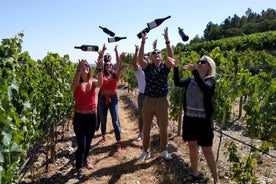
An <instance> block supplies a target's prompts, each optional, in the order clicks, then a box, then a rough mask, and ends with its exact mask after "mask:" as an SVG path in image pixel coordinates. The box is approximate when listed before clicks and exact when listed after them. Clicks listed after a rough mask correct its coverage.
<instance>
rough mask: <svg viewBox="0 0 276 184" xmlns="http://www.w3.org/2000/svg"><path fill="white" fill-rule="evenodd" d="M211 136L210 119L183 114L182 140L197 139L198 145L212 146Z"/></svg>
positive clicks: (212, 133)
mask: <svg viewBox="0 0 276 184" xmlns="http://www.w3.org/2000/svg"><path fill="white" fill-rule="evenodd" d="M213 138H214V132H213V121H212V120H210V119H206V118H194V117H189V116H184V118H183V126H182V139H183V140H184V141H197V144H198V145H199V146H212V145H213Z"/></svg>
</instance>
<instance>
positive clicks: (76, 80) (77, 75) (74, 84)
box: [71, 60, 85, 92]
mask: <svg viewBox="0 0 276 184" xmlns="http://www.w3.org/2000/svg"><path fill="white" fill-rule="evenodd" d="M84 64H85V60H79V63H78V67H77V71H76V73H75V76H74V78H73V81H72V83H71V90H72V91H73V92H74V91H75V90H76V88H77V86H78V85H79V83H80V77H81V72H82V70H83V67H84Z"/></svg>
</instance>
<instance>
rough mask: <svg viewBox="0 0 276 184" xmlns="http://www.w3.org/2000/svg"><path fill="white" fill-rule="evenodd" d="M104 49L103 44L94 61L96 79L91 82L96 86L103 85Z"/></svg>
mask: <svg viewBox="0 0 276 184" xmlns="http://www.w3.org/2000/svg"><path fill="white" fill-rule="evenodd" d="M105 50H106V46H105V44H104V45H103V48H102V50H100V51H99V52H98V53H99V56H98V60H97V61H95V63H96V73H97V74H98V80H94V81H93V82H94V85H95V86H96V87H102V85H103V55H104V52H105Z"/></svg>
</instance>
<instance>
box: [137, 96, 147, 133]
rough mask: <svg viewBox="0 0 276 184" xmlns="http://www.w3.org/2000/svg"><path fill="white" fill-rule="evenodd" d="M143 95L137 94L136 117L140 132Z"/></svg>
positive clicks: (141, 127) (141, 128)
mask: <svg viewBox="0 0 276 184" xmlns="http://www.w3.org/2000/svg"><path fill="white" fill-rule="evenodd" d="M144 98H145V95H144V94H143V93H139V94H138V98H137V101H138V112H139V119H138V127H139V131H140V132H142V130H143V117H142V112H141V111H142V107H143V101H144Z"/></svg>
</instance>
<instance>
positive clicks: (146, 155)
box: [138, 151, 150, 160]
mask: <svg viewBox="0 0 276 184" xmlns="http://www.w3.org/2000/svg"><path fill="white" fill-rule="evenodd" d="M147 158H150V153H148V152H145V151H143V152H142V154H141V155H140V156H139V157H138V160H145V159H147Z"/></svg>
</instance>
